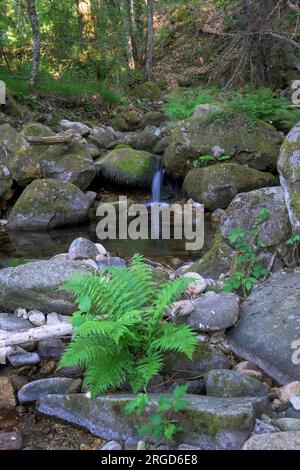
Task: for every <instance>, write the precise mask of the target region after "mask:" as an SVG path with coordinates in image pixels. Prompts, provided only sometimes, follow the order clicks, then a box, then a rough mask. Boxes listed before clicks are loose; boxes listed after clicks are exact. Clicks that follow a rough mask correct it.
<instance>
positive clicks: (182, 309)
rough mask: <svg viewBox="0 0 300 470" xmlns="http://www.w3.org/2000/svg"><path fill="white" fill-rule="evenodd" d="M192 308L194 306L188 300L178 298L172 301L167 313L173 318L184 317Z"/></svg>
mask: <svg viewBox="0 0 300 470" xmlns="http://www.w3.org/2000/svg"><path fill="white" fill-rule="evenodd" d="M194 310H195V309H194V306H193V304H192V302H191V301H190V300H180V301H178V302H174V303H173V305H172V307H171V310H170V313H169V315H170V317H173V318H174V317H185V316H187V315H190V314H191V313H192V312H193V311H194Z"/></svg>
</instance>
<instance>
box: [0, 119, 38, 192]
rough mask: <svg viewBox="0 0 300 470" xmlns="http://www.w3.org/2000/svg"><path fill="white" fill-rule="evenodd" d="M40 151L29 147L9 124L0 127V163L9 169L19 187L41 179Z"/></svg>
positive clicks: (20, 134)
mask: <svg viewBox="0 0 300 470" xmlns="http://www.w3.org/2000/svg"><path fill="white" fill-rule="evenodd" d="M40 151H41V149H39V150H37V149H35V150H34V149H33V148H32V147H30V145H29V143H28V142H27V140H26V139H25V137H24V135H23V134H22V133H18V132H17V131H16V130H15V129H13V127H11V126H10V125H9V124H3V125H2V126H0V163H2V164H4V165H6V166H7V167H8V168H9V170H10V172H11V175H12V178H13V180H14V181H16V183H17V184H18V185H19V186H22V187H24V186H26V185H27V184H29V183H31V181H33V180H34V179H37V178H42V176H43V172H42V169H41V166H40V162H39V152H40Z"/></svg>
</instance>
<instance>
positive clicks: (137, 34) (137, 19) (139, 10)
mask: <svg viewBox="0 0 300 470" xmlns="http://www.w3.org/2000/svg"><path fill="white" fill-rule="evenodd" d="M143 13H144V4H143V2H142V0H133V17H134V21H133V23H134V36H133V39H134V41H133V53H134V58H135V62H136V64H138V66H139V67H142V66H143V65H144V52H145V47H144V25H143Z"/></svg>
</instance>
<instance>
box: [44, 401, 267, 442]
mask: <svg viewBox="0 0 300 470" xmlns="http://www.w3.org/2000/svg"><path fill="white" fill-rule="evenodd" d="M158 397H159V394H151V395H150V400H151V403H152V405H151V406H150V407H149V409H148V410H147V411H146V414H147V415H148V416H149V415H153V413H154V410H155V407H154V405H153V404H154V403H156V402H157V399H158ZM134 398H135V395H131V394H124V393H123V394H113V395H104V396H99V397H97V398H96V399H94V400H93V399H91V398H88V397H87V396H86V395H84V394H74V395H46V396H43V397H41V398H40V400H39V401H38V403H37V410H38V412H39V413H43V414H45V415H48V416H53V417H57V418H59V419H62V420H64V421H68V422H70V423H73V424H75V425H78V426H81V427H84V428H86V429H88V430H89V431H90V432H91V433H92V434H93V435H95V436H99V437H100V438H102V439H105V440H112V439H116V440H121V441H126V440H127V439H130V438H136V436H137V434H138V429H139V428H140V427H141V425H142V424H145V416H144V415H142V416H140V417H136V416H135V415H134V414H132V415H126V414H125V413H124V409H125V406H126V404H127V403H128V402H129V401H131V400H133V399H134ZM184 399H185V400H186V403H187V406H186V408H185V410H183V411H181V412H179V413H177V414H176V420H178V425H179V426H180V428H181V429H182V432H181V433H180V435H179V438H178V439H179V443H180V442H188V443H190V444H191V445H194V446H197V447H198V448H199V449H203V450H205V449H206V450H217V449H223V450H225V449H226V450H229V449H232V450H233V449H240V448H241V446H242V445H243V443H244V442H245V441H246V439H247V438H248V437H249V436H250V433H251V431H252V429H253V427H254V423H255V419H256V418H258V417H260V416H261V415H262V414H263V413H267V414H269V413H270V407H269V403H268V400H267V399H266V398H264V397H262V398H251V397H250V398H249V397H247V398H216V397H205V396H199V395H185V397H184Z"/></svg>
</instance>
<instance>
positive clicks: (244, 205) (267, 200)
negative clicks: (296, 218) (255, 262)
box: [220, 186, 290, 248]
mask: <svg viewBox="0 0 300 470" xmlns="http://www.w3.org/2000/svg"><path fill="white" fill-rule="evenodd" d="M261 209H268V211H269V214H270V216H269V218H268V220H267V221H266V222H264V223H263V224H261V222H260V220H259V218H258V215H259V213H260V211H261ZM259 225H261V228H260V230H259V234H258V237H257V240H258V242H259V243H260V244H261V245H262V246H264V247H265V248H267V247H272V246H275V245H277V244H279V243H280V242H282V241H284V240H285V239H286V238H287V237H288V235H289V232H290V223H289V217H288V212H287V209H286V205H285V198H284V192H283V189H282V188H281V187H280V186H278V187H277V186H275V187H273V188H262V189H257V190H255V191H251V192H249V193H242V194H238V195H237V196H236V197H235V198H234V199H233V201H232V202H231V204H230V205H229V206H228V208H227V210H226V214H225V215H224V216H223V217H222V220H221V224H220V231H221V234H222V236H223V237H224V238H225V239H226V240H228V239H229V236H230V234H231V233H232V231H233V230H234V229H236V228H237V227H240V228H241V229H243V230H244V231H245V232H247V233H249V232H250V231H251V230H254V229H256V228H257V227H258V226H259Z"/></svg>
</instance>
